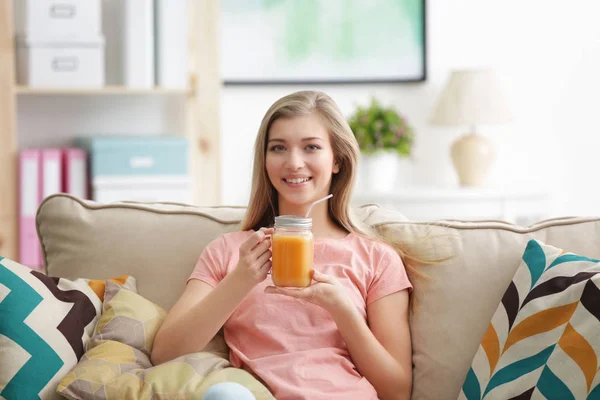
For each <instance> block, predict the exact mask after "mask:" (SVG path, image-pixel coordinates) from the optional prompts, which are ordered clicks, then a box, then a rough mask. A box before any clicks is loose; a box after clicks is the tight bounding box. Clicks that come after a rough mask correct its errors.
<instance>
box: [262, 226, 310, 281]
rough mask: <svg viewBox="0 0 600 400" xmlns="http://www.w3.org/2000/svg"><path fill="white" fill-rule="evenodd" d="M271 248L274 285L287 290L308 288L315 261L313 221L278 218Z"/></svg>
mask: <svg viewBox="0 0 600 400" xmlns="http://www.w3.org/2000/svg"><path fill="white" fill-rule="evenodd" d="M271 244H272V250H271V251H272V257H271V259H272V267H271V278H272V279H273V283H274V284H275V285H276V286H286V287H307V286H309V285H310V282H311V277H310V272H311V270H312V267H313V257H314V240H313V234H312V218H305V217H297V216H294V215H281V216H278V217H275V231H274V232H273V236H272V238H271Z"/></svg>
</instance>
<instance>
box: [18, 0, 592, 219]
mask: <svg viewBox="0 0 600 400" xmlns="http://www.w3.org/2000/svg"><path fill="white" fill-rule="evenodd" d="M427 3H428V4H427V6H428V7H427V13H428V18H427V28H428V32H427V38H428V60H427V61H428V79H427V81H426V82H424V83H415V84H393V85H390V84H385V85H383V84H382V85H341V86H339V85H329V86H314V85H313V86H306V85H294V86H276V87H273V86H269V87H254V86H244V87H241V86H227V87H225V88H224V91H223V97H222V110H221V119H222V142H221V157H222V167H223V170H222V177H223V182H222V202H223V203H225V204H245V203H246V201H247V198H248V193H249V187H250V175H251V166H252V161H251V158H252V146H253V142H254V137H255V134H256V131H257V130H258V126H259V123H260V120H261V119H262V116H263V114H264V113H265V111H266V110H267V108H268V107H269V106H270V105H271V103H272V102H274V101H275V100H276V99H277V98H279V97H281V96H283V95H285V94H288V93H290V92H292V91H295V90H300V89H307V88H314V89H321V90H324V91H326V92H327V93H329V94H330V95H331V96H332V97H333V98H334V99H335V100H336V101H337V102H338V104H339V106H340V108H341V109H342V111H343V112H344V114H346V115H348V114H349V113H350V112H351V111H352V109H353V107H354V106H355V105H356V104H359V103H361V104H364V103H366V102H368V100H369V98H370V96H372V95H374V96H376V97H377V98H379V99H380V100H381V101H382V102H384V103H387V104H394V105H395V106H397V108H398V109H399V110H400V111H401V112H402V113H403V114H405V115H406V116H407V117H408V118H409V120H410V122H411V123H412V124H413V125H414V127H415V129H416V133H417V144H416V148H415V163H414V174H415V180H416V181H418V182H419V183H420V184H423V185H438V186H452V185H456V177H455V173H454V170H453V167H452V165H451V162H450V158H449V150H448V149H449V146H450V143H451V142H452V141H453V140H454V139H456V138H457V137H458V136H460V134H461V133H462V130H461V129H440V128H433V127H431V126H429V125H428V123H427V120H428V118H429V115H430V113H431V111H432V108H433V106H434V104H435V101H436V96H437V95H438V93H439V91H440V90H441V88H442V86H443V84H444V82H445V80H446V78H447V76H448V73H449V71H450V70H451V69H452V68H461V67H472V66H492V67H494V68H496V70H497V72H498V74H499V77H500V79H501V83H502V84H503V87H504V92H505V94H506V97H507V99H508V101H509V104H510V106H511V108H512V111H513V114H514V121H513V122H512V123H511V124H510V125H505V126H498V127H482V128H481V129H480V131H481V132H482V133H484V134H486V135H487V136H488V137H489V138H490V139H491V140H492V141H493V142H494V144H495V148H496V150H497V153H498V155H497V156H498V159H497V162H496V164H495V169H494V171H493V172H492V176H491V177H490V178H491V179H490V182H491V183H492V184H495V185H502V186H507V185H521V186H523V185H524V186H529V187H548V188H551V189H553V190H554V191H555V192H556V195H557V209H556V211H555V213H556V214H560V215H564V214H571V215H572V214H578V215H581V214H596V215H600V202H599V201H598V199H599V198H600V188H599V187H598V186H597V185H595V179H594V178H595V175H596V171H597V170H598V168H597V164H598V161H596V160H597V159H598V156H597V149H598V147H599V145H600V119H598V118H596V116H597V115H599V114H600V111H599V110H600V108H599V104H600V101H598V96H599V93H600V73H598V71H600V24H598V23H597V16H598V15H600V2H598V1H597V0H571V1H570V2H568V3H567V2H564V1H560V0H526V1H523V0H427ZM182 105H183V103H182V99H180V98H174V97H150V98H148V97H142V96H131V97H115V96H106V97H104V96H100V97H56V96H55V97H50V96H48V97H46V96H41V97H22V98H21V99H20V100H19V116H18V125H19V130H20V139H19V142H20V145H21V146H23V147H28V146H35V145H62V144H64V143H66V142H67V141H68V139H69V138H70V137H72V136H74V135H91V134H95V133H115V134H122V133H147V134H160V133H178V132H181V131H182V127H183V125H182V118H181V116H182V114H181V110H182ZM49 116H51V118H49Z"/></svg>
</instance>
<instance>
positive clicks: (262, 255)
mask: <svg viewBox="0 0 600 400" xmlns="http://www.w3.org/2000/svg"><path fill="white" fill-rule="evenodd" d="M272 234H273V228H260V229H259V230H258V231H256V232H254V233H253V234H252V236H250V237H249V238H248V240H246V241H245V242H244V243H243V244H242V245H241V246H240V258H239V261H238V264H237V266H236V267H235V270H234V271H233V273H234V274H235V275H236V276H237V278H238V279H240V280H242V281H243V282H247V283H248V284H251V285H252V287H254V286H256V285H257V284H259V283H260V282H262V281H264V280H265V279H266V278H267V274H268V273H269V271H270V270H271V260H270V258H271V250H270V248H271V235H272Z"/></svg>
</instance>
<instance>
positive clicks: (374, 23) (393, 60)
mask: <svg viewBox="0 0 600 400" xmlns="http://www.w3.org/2000/svg"><path fill="white" fill-rule="evenodd" d="M425 33H426V27H425V0H221V20H220V57H221V60H220V61H221V63H220V64H221V75H222V78H223V81H224V83H225V84H268V83H273V84H286V83H356V82H365V83H366V82H371V83H374V82H418V81H424V80H425V78H426V35H425Z"/></svg>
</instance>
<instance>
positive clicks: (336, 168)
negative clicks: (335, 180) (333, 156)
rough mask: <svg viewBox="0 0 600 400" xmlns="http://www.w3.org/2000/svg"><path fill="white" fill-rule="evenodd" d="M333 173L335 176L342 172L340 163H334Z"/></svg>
mask: <svg viewBox="0 0 600 400" xmlns="http://www.w3.org/2000/svg"><path fill="white" fill-rule="evenodd" d="M332 172H333V173H334V174H337V173H338V172H340V165H339V163H338V162H337V161H334V162H333V169H332Z"/></svg>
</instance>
